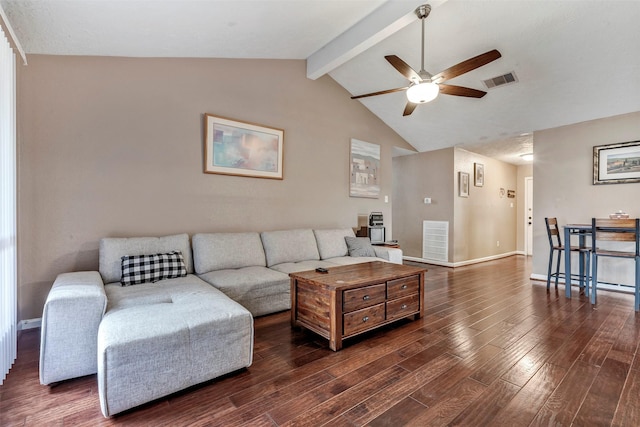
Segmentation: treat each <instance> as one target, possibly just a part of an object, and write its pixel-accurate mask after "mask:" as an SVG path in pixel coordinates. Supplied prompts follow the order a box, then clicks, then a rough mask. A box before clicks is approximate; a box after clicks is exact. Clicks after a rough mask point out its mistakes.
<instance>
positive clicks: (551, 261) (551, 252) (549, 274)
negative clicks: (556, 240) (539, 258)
mask: <svg viewBox="0 0 640 427" xmlns="http://www.w3.org/2000/svg"><path fill="white" fill-rule="evenodd" d="M552 264H553V249H551V250H550V251H549V267H548V268H547V289H549V286H550V285H551V268H552Z"/></svg>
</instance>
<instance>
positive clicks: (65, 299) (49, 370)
mask: <svg viewBox="0 0 640 427" xmlns="http://www.w3.org/2000/svg"><path fill="white" fill-rule="evenodd" d="M106 307H107V296H106V294H105V292H104V283H103V281H102V277H101V276H100V274H99V273H98V272H97V271H83V272H76V273H64V274H60V275H59V276H58V277H57V278H56V280H55V282H54V283H53V286H52V287H51V290H50V291H49V295H48V296H47V300H46V302H45V304H44V311H43V313H42V328H41V331H40V334H41V335H40V383H42V384H51V383H54V382H58V381H62V380H66V379H69V378H75V377H81V376H84V375H90V374H94V373H96V372H97V370H98V365H97V359H98V358H97V354H98V353H97V349H98V326H99V325H100V321H101V320H102V316H103V314H104V312H105V309H106Z"/></svg>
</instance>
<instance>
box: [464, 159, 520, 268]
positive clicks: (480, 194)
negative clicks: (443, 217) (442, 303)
mask: <svg viewBox="0 0 640 427" xmlns="http://www.w3.org/2000/svg"><path fill="white" fill-rule="evenodd" d="M475 163H480V164H482V165H484V185H483V186H481V187H476V186H475V182H474V164H475ZM459 171H462V172H467V173H469V197H459V196H458V187H457V185H458V184H457V183H458V172H459ZM453 179H454V181H455V182H456V188H455V194H456V196H455V197H454V200H455V203H454V225H453V229H454V254H453V262H454V263H464V262H466V261H477V260H483V259H490V258H492V257H496V256H500V255H503V254H509V253H512V252H514V251H515V250H516V203H517V202H516V199H515V198H509V197H508V193H507V192H508V191H509V190H512V191H514V192H515V190H516V179H517V168H516V166H515V165H512V164H509V163H505V162H502V161H500V160H496V159H492V158H489V157H485V156H482V155H480V154H476V153H472V152H469V151H466V150H463V149H461V148H456V149H455V171H454V176H453ZM501 189H504V190H505V193H501V191H500V190H501Z"/></svg>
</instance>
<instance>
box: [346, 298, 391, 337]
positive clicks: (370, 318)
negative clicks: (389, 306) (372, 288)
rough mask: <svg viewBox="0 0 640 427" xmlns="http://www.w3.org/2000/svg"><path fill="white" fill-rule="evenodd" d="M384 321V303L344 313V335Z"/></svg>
mask: <svg viewBox="0 0 640 427" xmlns="http://www.w3.org/2000/svg"><path fill="white" fill-rule="evenodd" d="M382 322H384V303H382V304H378V305H374V306H373V307H367V308H363V309H361V310H357V311H353V312H351V313H346V314H344V323H343V329H344V335H345V336H346V335H351V334H355V333H357V332H360V331H364V330H366V329H370V328H371V327H372V326H375V325H376V324H378V323H382Z"/></svg>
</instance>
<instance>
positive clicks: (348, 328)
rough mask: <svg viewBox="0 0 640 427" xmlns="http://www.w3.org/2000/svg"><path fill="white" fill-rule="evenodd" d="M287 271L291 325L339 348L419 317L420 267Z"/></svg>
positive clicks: (373, 265)
mask: <svg viewBox="0 0 640 427" xmlns="http://www.w3.org/2000/svg"><path fill="white" fill-rule="evenodd" d="M328 270H329V272H328V273H319V272H316V271H314V270H312V271H302V272H299V273H291V274H289V277H290V278H291V325H292V326H303V327H305V328H307V329H309V330H311V331H313V332H315V333H317V334H319V335H321V336H323V337H325V338H327V339H328V340H329V347H330V348H331V349H332V350H334V351H337V350H340V349H341V348H342V340H343V339H345V338H351V337H353V336H356V335H358V334H361V333H363V332H366V331H370V330H372V329H375V328H379V327H380V326H383V325H386V324H389V323H391V322H394V321H396V320H399V319H403V318H406V317H409V316H413V318H414V319H419V318H420V317H422V316H423V315H424V275H425V273H426V272H427V270H426V269H424V268H420V267H412V266H408V265H400V264H392V263H388V262H383V261H374V262H367V263H363V264H354V265H345V266H339V267H330V268H328Z"/></svg>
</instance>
